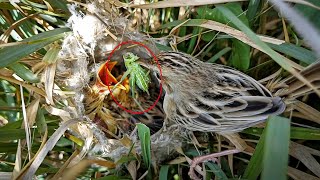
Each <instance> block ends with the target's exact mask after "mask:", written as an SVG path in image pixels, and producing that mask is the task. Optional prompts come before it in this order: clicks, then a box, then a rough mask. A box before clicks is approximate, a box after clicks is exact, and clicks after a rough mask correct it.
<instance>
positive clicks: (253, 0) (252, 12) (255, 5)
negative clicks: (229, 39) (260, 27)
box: [246, 0, 261, 25]
mask: <svg viewBox="0 0 320 180" xmlns="http://www.w3.org/2000/svg"><path fill="white" fill-rule="evenodd" d="M260 2H261V1H260V0H250V2H249V6H248V11H247V13H246V16H247V18H248V21H249V24H250V25H252V24H253V21H254V18H255V17H256V15H257V12H258V10H259V6H260Z"/></svg>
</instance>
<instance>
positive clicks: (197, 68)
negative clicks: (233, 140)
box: [140, 51, 286, 133]
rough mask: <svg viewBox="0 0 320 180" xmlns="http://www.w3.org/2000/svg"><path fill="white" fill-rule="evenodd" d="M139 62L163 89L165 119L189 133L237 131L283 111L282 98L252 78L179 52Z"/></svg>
mask: <svg viewBox="0 0 320 180" xmlns="http://www.w3.org/2000/svg"><path fill="white" fill-rule="evenodd" d="M157 59H158V62H159V64H160V68H161V73H162V81H161V78H160V69H159V67H158V66H157V63H155V62H154V61H146V60H144V61H141V63H140V64H141V65H142V66H144V67H146V68H148V69H150V70H152V71H153V72H154V73H155V75H156V77H157V78H158V80H159V81H161V83H162V85H163V89H164V91H165V97H164V102H163V108H164V111H165V114H166V116H167V119H168V120H169V121H175V122H176V123H177V124H180V125H182V126H183V127H185V128H186V129H189V130H191V131H202V132H218V133H227V132H230V133H231V132H239V131H242V130H243V129H246V128H248V127H251V126H254V125H255V124H258V123H261V122H262V121H264V120H266V119H267V118H268V116H270V115H279V114H281V113H282V112H283V111H284V110H285V107H286V106H285V103H284V102H283V101H282V99H281V98H280V97H273V96H272V94H271V92H270V91H269V90H268V89H267V88H265V87H264V86H263V85H261V84H260V83H259V82H258V81H256V80H255V79H253V78H252V77H250V76H248V75H246V74H244V73H242V72H240V71H238V70H235V69H232V68H230V67H228V66H224V65H220V64H212V63H206V62H202V61H200V60H199V59H197V58H194V57H193V56H191V55H188V54H185V53H182V52H173V51H172V52H162V53H160V54H158V55H157Z"/></svg>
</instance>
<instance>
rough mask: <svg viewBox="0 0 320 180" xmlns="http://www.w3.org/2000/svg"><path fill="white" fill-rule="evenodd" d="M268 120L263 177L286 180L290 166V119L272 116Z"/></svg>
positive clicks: (264, 179) (264, 178)
mask: <svg viewBox="0 0 320 180" xmlns="http://www.w3.org/2000/svg"><path fill="white" fill-rule="evenodd" d="M268 120H269V121H268V125H267V129H266V131H267V132H266V137H265V138H266V140H265V142H266V146H264V158H263V171H262V178H261V179H263V180H267V179H279V180H285V179H287V168H288V154H289V143H290V120H289V119H287V118H283V117H280V116H271V117H269V119H268Z"/></svg>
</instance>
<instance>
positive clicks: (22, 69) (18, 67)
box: [9, 62, 40, 83]
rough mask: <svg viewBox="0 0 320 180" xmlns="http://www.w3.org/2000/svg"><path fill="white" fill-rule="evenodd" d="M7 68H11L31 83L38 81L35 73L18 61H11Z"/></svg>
mask: <svg viewBox="0 0 320 180" xmlns="http://www.w3.org/2000/svg"><path fill="white" fill-rule="evenodd" d="M9 68H10V69H12V70H13V71H14V72H15V73H16V74H17V75H18V76H19V77H21V78H22V79H24V80H25V81H28V82H31V83H38V82H40V79H39V77H38V76H37V75H35V74H34V73H33V72H32V71H31V70H30V69H29V68H27V67H26V66H24V65H23V64H21V63H18V62H16V63H13V64H11V65H9Z"/></svg>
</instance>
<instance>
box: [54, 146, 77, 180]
mask: <svg viewBox="0 0 320 180" xmlns="http://www.w3.org/2000/svg"><path fill="white" fill-rule="evenodd" d="M78 155H79V150H78V149H76V150H75V151H74V152H73V153H72V155H71V156H70V157H69V159H68V160H67V161H66V162H65V163H64V164H63V166H62V167H61V168H60V169H59V171H58V172H57V173H56V174H55V175H54V176H53V177H52V178H51V179H59V177H61V176H62V173H63V172H64V171H65V170H66V168H67V167H68V165H69V164H70V162H71V161H72V160H73V159H74V158H75V157H76V156H78Z"/></svg>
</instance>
